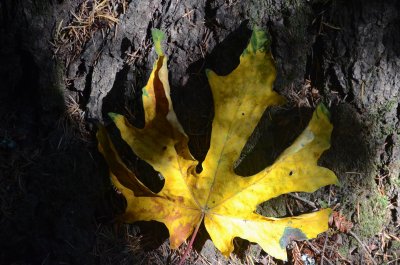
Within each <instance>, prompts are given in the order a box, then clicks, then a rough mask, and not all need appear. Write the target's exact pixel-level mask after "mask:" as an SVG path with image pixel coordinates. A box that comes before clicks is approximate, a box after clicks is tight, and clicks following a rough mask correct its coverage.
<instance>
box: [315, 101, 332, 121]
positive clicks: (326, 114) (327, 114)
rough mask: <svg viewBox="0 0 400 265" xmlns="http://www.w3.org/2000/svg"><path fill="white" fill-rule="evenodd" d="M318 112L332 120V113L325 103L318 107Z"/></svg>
mask: <svg viewBox="0 0 400 265" xmlns="http://www.w3.org/2000/svg"><path fill="white" fill-rule="evenodd" d="M317 112H322V113H323V114H324V115H325V116H326V117H328V119H329V120H330V119H331V113H330V111H329V109H328V108H327V107H326V106H325V104H324V103H319V104H318V106H317Z"/></svg>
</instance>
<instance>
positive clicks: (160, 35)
mask: <svg viewBox="0 0 400 265" xmlns="http://www.w3.org/2000/svg"><path fill="white" fill-rule="evenodd" d="M151 37H152V38H153V42H154V48H155V50H156V53H157V54H158V55H159V56H163V55H164V52H163V49H162V47H161V42H162V41H163V40H164V39H165V33H164V32H163V31H162V30H159V29H152V30H151Z"/></svg>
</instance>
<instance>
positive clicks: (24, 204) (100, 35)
mask: <svg viewBox="0 0 400 265" xmlns="http://www.w3.org/2000/svg"><path fill="white" fill-rule="evenodd" d="M80 2H82V1H40V0H26V1H22V0H21V1H15V0H4V1H2V2H0V22H1V23H0V35H1V38H0V45H1V47H0V56H1V58H2V59H1V61H0V77H1V80H2V85H1V90H0V102H1V104H0V117H1V121H2V123H1V124H0V143H1V146H0V147H1V153H0V155H1V156H0V161H1V166H2V168H3V169H4V170H3V169H2V171H1V172H0V185H1V186H2V188H1V189H0V190H1V196H0V198H1V200H2V203H1V205H2V211H1V212H0V221H1V224H2V225H1V228H0V238H2V240H1V242H0V247H1V248H2V249H3V250H4V251H2V253H1V254H0V263H1V264H13V263H14V264H37V263H41V264H58V263H60V262H66V263H68V264H77V263H79V264H98V263H100V262H104V263H105V260H104V259H103V258H104V256H101V255H99V254H98V253H97V254H96V252H95V250H94V249H93V246H94V245H96V244H95V242H98V240H99V234H98V233H97V232H96V229H97V227H96V224H97V223H98V222H105V221H104V220H111V219H112V218H113V217H114V216H115V214H114V213H113V210H111V209H110V208H115V207H113V200H114V199H113V198H114V197H113V195H112V194H113V191H112V187H111V186H110V184H109V181H108V177H107V170H106V167H105V165H104V161H103V160H102V158H101V157H100V156H99V155H98V153H97V151H96V143H95V140H94V137H93V134H91V136H89V137H86V138H85V140H82V139H81V137H78V136H79V133H80V132H79V130H75V129H72V133H71V130H70V129H66V127H68V128H70V127H73V128H75V127H74V126H72V125H71V124H75V123H74V122H71V121H70V120H68V119H67V122H66V124H67V125H65V126H64V124H65V122H64V121H65V113H68V111H67V110H68V104H67V105H65V102H66V99H68V98H72V99H73V100H74V101H76V102H77V103H78V106H79V108H80V109H78V110H79V111H80V113H83V112H84V113H85V121H86V122H87V127H88V130H89V131H90V132H92V133H93V132H94V131H95V128H94V127H95V126H93V128H91V125H93V124H95V123H96V122H105V123H107V116H106V115H105V114H106V113H107V112H110V111H113V112H118V113H122V114H124V115H125V116H127V117H128V119H130V120H131V121H132V122H133V123H134V124H137V125H141V124H142V125H143V118H142V117H141V115H142V113H141V107H140V104H141V102H140V98H141V88H142V87H143V86H144V85H145V83H146V80H147V78H148V76H149V74H150V71H151V68H152V64H153V62H154V59H155V53H154V51H153V47H152V45H151V41H150V39H151V34H150V30H151V29H152V28H154V27H156V28H160V29H162V30H163V31H165V33H166V36H167V40H166V42H165V47H166V54H167V55H168V56H169V69H170V83H171V86H172V97H173V102H174V107H175V109H176V110H177V113H178V116H179V119H180V120H181V122H182V124H183V126H184V127H185V130H186V131H187V133H188V135H189V136H190V144H191V147H192V149H193V150H194V153H195V156H196V157H198V158H200V159H201V158H203V157H204V155H205V153H206V151H207V148H208V146H207V143H208V142H207V139H208V138H207V137H208V136H209V133H210V130H211V126H210V121H211V119H212V116H213V108H212V96H211V94H210V90H209V87H208V83H207V80H206V77H205V69H206V68H210V69H213V70H214V71H216V72H217V73H218V74H228V73H229V72H230V71H231V70H233V69H234V68H235V67H236V65H237V64H238V62H239V61H238V58H239V55H240V53H241V52H242V50H243V48H244V47H245V45H246V44H247V41H248V38H249V36H250V34H251V28H252V27H253V26H255V25H258V26H261V27H263V28H265V29H266V30H268V31H269V32H270V34H271V36H272V50H273V55H274V58H275V59H276V65H277V69H278V77H277V81H276V85H275V89H276V90H277V91H279V92H280V93H282V94H284V95H286V96H288V97H289V98H292V99H293V94H296V95H297V94H298V93H300V92H301V91H302V89H304V84H305V79H308V80H311V84H312V86H313V87H315V88H316V89H318V91H319V95H321V96H322V100H323V101H324V102H325V103H326V104H328V105H329V106H330V107H331V112H332V121H333V124H334V132H333V137H332V148H331V149H330V150H329V151H328V152H327V153H326V154H324V156H323V159H322V162H321V163H323V164H324V165H325V166H327V167H328V168H331V169H332V170H334V171H335V172H336V173H337V175H338V176H339V179H340V181H341V187H339V188H333V189H335V190H334V195H332V197H331V195H329V196H328V195H327V193H328V191H329V189H325V190H322V191H320V192H319V193H317V194H316V195H309V196H308V197H307V198H308V199H309V200H312V201H317V198H318V197H317V196H320V197H321V198H324V199H326V200H328V197H329V200H332V201H334V202H335V203H336V202H337V203H340V204H341V206H340V210H341V211H342V212H343V214H344V215H345V216H346V217H347V218H348V219H349V220H351V221H353V223H354V224H355V225H356V226H355V229H354V231H355V233H356V234H358V235H359V237H360V238H361V239H362V240H363V241H364V242H365V243H366V244H369V245H371V244H379V242H378V241H379V238H380V237H379V236H380V234H379V233H380V232H383V231H384V232H385V233H387V234H393V235H397V236H399V234H398V225H399V220H400V208H399V207H400V198H399V185H400V183H399V176H400V175H399V174H400V140H399V139H400V138H399V134H400V125H399V124H400V123H399V120H400V104H399V97H400V95H399V93H400V92H399V84H400V80H399V79H400V76H399V74H398V72H400V58H399V56H400V44H399V41H400V19H399V18H400V3H399V2H398V1H395V0H388V1H378V0H376V1H372V0H370V1H361V0H353V1H345V0H342V1H341V0H333V1H295V0H293V1H285V0H269V1H258V0H252V1H241V0H238V1H210V0H202V1H175V0H158V1H157V0H150V1H134V0H133V1H130V2H129V4H128V5H127V9H126V12H125V13H124V14H122V15H121V16H120V17H119V19H120V22H119V23H118V26H117V27H114V28H111V29H108V30H104V31H103V32H101V31H97V32H96V33H95V34H94V35H93V37H92V38H91V39H90V40H89V41H88V42H87V43H86V45H85V46H84V48H83V51H82V53H80V54H79V56H77V57H75V58H74V59H73V60H69V59H70V58H71V57H69V55H68V53H64V54H61V55H59V57H53V56H52V49H53V48H52V46H51V44H50V41H52V40H53V36H54V32H55V30H56V28H57V25H58V24H59V22H60V21H61V20H64V21H65V23H67V21H70V19H71V13H70V11H73V10H75V9H76V8H77V7H78V5H79V3H80ZM66 80H68V82H65V81H66ZM307 95H308V94H307ZM292 101H294V102H292V103H293V104H296V103H299V102H298V101H295V100H292ZM290 113H291V114H295V115H300V114H298V111H297V110H296V111H294V112H293V111H292V112H290ZM296 113H297V114H296ZM265 116H267V115H265ZM63 117H64V118H63ZM292 117H293V116H292ZM294 117H296V118H292V121H293V124H295V125H292V126H288V127H287V128H290V129H287V130H286V132H287V131H290V132H296V131H299V127H301V126H303V125H301V124H302V122H301V117H303V116H301V115H300V116H299V117H297V116H294ZM268 126H269V125H268V123H267V122H266V119H264V120H263V121H261V122H260V125H259V126H258V128H257V130H256V132H255V133H254V135H253V137H252V140H251V141H250V143H249V145H248V148H247V150H246V152H244V153H246V154H247V153H249V152H250V154H247V159H246V157H244V162H245V164H246V163H247V169H246V168H244V169H243V168H241V169H240V167H239V169H238V170H243V172H244V173H243V174H248V172H249V171H251V170H252V169H251V167H253V168H257V167H261V166H265V164H267V163H269V161H270V160H271V159H273V157H274V156H276V154H279V151H280V149H279V148H278V149H277V150H272V151H270V152H269V153H265V150H264V149H263V148H261V147H262V146H264V145H268V143H267V142H266V141H267V140H265V139H266V138H268V137H270V134H269V133H270V132H269V127H268ZM296 128H297V129H296ZM67 131H68V132H67ZM76 131H78V132H76ZM77 135H78V136H77ZM276 135H282V131H280V132H279V133H275V136H276ZM293 137H295V134H294V133H292V134H291V135H288V136H287V138H288V139H289V140H290V139H293ZM288 144H289V142H288V141H286V142H284V143H282V148H283V147H284V146H287V145H288ZM10 145H12V146H10ZM253 149H254V150H253ZM251 150H253V153H251ZM260 157H263V158H260ZM265 157H267V158H265ZM268 157H269V158H268ZM271 157H272V158H271ZM256 158H259V159H256ZM255 160H256V161H255ZM246 161H247V162H246ZM249 167H250V169H248V168H249ZM246 170H247V171H246ZM16 171H18V172H16ZM246 172H247V173H246ZM4 187H5V188H4ZM286 202H287V198H286V197H284V198H282V199H281V200H277V201H276V202H275V201H274V202H273V203H272V204H266V205H264V206H262V207H260V211H261V212H264V213H267V214H275V215H286V214H289V212H288V211H287V210H286V209H285V207H284V205H285V203H286ZM331 203H332V202H331ZM332 204H333V203H332ZM333 205H334V204H333ZM271 209H272V210H271ZM105 217H106V218H105ZM105 225H108V226H110V225H109V224H108V223H106V224H105ZM396 226H397V230H396V228H395V227H396ZM4 239H6V240H4ZM377 242H378V243H377ZM395 242H396V241H393V242H392V243H389V244H388V245H386V246H385V250H388V249H389V250H390V251H393V252H391V253H394V252H395V251H397V253H398V252H399V244H398V243H397V244H396V243H395ZM352 244H353V245H357V244H358V243H357V242H356V241H354V240H352V239H351V237H350V238H347V239H345V243H344V244H343V245H344V246H345V247H344V252H345V253H344V254H343V253H342V254H343V255H345V256H346V255H349V259H353V260H354V261H355V262H356V263H363V258H364V255H363V252H362V250H360V251H358V252H357V253H354V252H352V253H346V247H347V249H350V248H351V246H352ZM200 245H201V244H200ZM96 246H98V245H96ZM200 247H201V246H200ZM122 251H123V249H121V252H122ZM15 253H20V254H19V255H16V254H15ZM93 253H95V254H93ZM203 255H204V256H206V257H207V258H208V259H209V260H210V261H212V260H213V259H220V257H219V256H218V255H217V254H216V253H215V252H213V248H212V245H210V244H208V243H207V244H206V245H205V247H204V248H203ZM377 257H378V256H377ZM112 259H113V258H110V259H109V260H112ZM121 260H122V259H121ZM114 261H115V260H114ZM130 261H135V259H134V258H133V259H131V260H130ZM380 261H381V260H380Z"/></svg>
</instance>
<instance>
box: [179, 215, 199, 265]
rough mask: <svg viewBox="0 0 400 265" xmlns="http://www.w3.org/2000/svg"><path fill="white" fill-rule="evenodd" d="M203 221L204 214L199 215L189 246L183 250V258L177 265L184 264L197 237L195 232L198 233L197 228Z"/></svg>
mask: <svg viewBox="0 0 400 265" xmlns="http://www.w3.org/2000/svg"><path fill="white" fill-rule="evenodd" d="M203 219H204V213H202V214H201V218H200V221H199V223H198V224H197V226H196V229H195V230H194V232H193V234H192V238H191V239H190V242H189V245H188V246H187V248H186V250H185V253H183V256H182V258H181V261H180V262H179V265H183V263H184V262H185V260H186V258H187V256H188V254H189V252H190V250H191V249H192V246H193V242H194V239H195V238H196V236H197V232H199V228H200V225H201V222H203Z"/></svg>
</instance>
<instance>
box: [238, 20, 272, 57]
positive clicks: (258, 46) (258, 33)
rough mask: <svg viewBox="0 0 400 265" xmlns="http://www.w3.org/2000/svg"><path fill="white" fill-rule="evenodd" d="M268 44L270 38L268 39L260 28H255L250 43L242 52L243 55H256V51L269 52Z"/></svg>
mask: <svg viewBox="0 0 400 265" xmlns="http://www.w3.org/2000/svg"><path fill="white" fill-rule="evenodd" d="M270 44H271V41H270V38H268V34H267V32H266V31H264V30H263V29H262V28H260V27H258V26H255V27H254V29H253V33H252V34H251V37H250V42H249V44H248V45H247V47H246V49H245V50H244V51H243V55H244V54H247V53H256V52H258V51H261V52H265V51H269V48H270Z"/></svg>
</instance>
